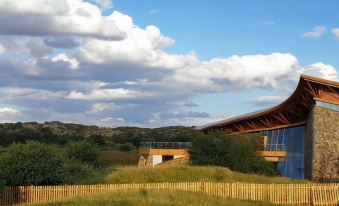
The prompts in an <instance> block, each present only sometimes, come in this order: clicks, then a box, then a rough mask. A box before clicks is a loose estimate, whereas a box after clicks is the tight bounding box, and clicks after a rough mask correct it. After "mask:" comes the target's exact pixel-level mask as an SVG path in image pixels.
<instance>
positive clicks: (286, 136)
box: [261, 126, 305, 178]
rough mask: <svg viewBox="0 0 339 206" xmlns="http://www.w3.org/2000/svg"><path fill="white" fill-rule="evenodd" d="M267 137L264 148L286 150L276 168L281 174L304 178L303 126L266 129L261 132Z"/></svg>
mask: <svg viewBox="0 0 339 206" xmlns="http://www.w3.org/2000/svg"><path fill="white" fill-rule="evenodd" d="M261 134H262V135H267V137H268V144H269V145H268V147H267V148H266V150H271V151H286V152H287V156H286V157H285V158H283V159H281V160H280V161H279V162H278V164H277V168H278V170H279V171H280V173H281V174H282V175H283V176H286V177H291V178H304V135H305V126H298V127H290V128H281V129H275V130H266V131H262V132H261Z"/></svg>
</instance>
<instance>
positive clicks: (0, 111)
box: [0, 107, 20, 116]
mask: <svg viewBox="0 0 339 206" xmlns="http://www.w3.org/2000/svg"><path fill="white" fill-rule="evenodd" d="M17 114H20V112H19V111H18V110H16V109H13V108H10V107H0V116H3V115H17Z"/></svg>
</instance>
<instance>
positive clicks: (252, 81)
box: [168, 53, 298, 91]
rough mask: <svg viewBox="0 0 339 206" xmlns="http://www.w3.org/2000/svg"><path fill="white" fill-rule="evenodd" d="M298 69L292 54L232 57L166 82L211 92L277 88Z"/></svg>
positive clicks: (180, 73) (192, 68)
mask: <svg viewBox="0 0 339 206" xmlns="http://www.w3.org/2000/svg"><path fill="white" fill-rule="evenodd" d="M297 67H298V60H297V58H296V57H294V56H293V55H291V54H282V53H272V54H269V55H245V56H237V55H234V56H231V57H229V58H215V59H211V60H210V61H206V62H202V63H201V64H200V65H197V66H195V65H193V66H188V67H185V68H183V69H181V70H179V71H178V72H177V73H176V74H174V75H173V76H172V77H170V78H169V79H168V81H171V82H177V83H184V84H187V85H189V84H190V85H194V86H196V88H201V87H202V88H201V89H203V88H205V89H208V90H210V91H224V90H227V89H232V88H233V89H246V88H272V87H277V85H278V82H279V79H281V78H283V77H286V76H288V75H290V74H291V73H293V72H294V71H295V70H296V69H297Z"/></svg>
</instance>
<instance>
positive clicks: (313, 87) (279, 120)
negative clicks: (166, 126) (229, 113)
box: [197, 75, 339, 132]
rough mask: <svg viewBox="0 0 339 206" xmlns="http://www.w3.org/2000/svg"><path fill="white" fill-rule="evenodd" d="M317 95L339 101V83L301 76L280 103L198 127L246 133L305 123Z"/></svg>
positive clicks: (204, 129) (205, 129)
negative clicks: (291, 90) (292, 90)
mask: <svg viewBox="0 0 339 206" xmlns="http://www.w3.org/2000/svg"><path fill="white" fill-rule="evenodd" d="M314 98H318V99H323V100H325V101H330V102H337V103H339V82H336V81H329V80H325V79H320V78H316V77H312V76H307V75H301V76H300V80H299V83H298V86H297V88H296V89H295V91H294V92H293V93H292V95H291V96H290V97H288V98H287V99H286V100H285V101H283V102H282V103H281V104H279V105H277V106H274V107H271V108H267V109H264V110H259V111H256V112H252V113H248V114H244V115H240V116H237V117H233V118H230V119H226V120H223V121H219V122H216V123H212V124H208V125H204V126H201V127H198V128H197V129H199V130H202V131H208V130H211V129H223V130H229V131H231V132H246V131H259V130H263V129H269V128H277V127H287V126H291V125H297V124H302V123H304V122H305V121H306V119H307V116H308V112H309V109H310V107H311V106H312V103H313V101H314V100H313V99H314Z"/></svg>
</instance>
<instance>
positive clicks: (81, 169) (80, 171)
mask: <svg viewBox="0 0 339 206" xmlns="http://www.w3.org/2000/svg"><path fill="white" fill-rule="evenodd" d="M64 172H65V181H64V182H65V183H67V184H76V183H79V182H82V181H83V180H86V179H89V178H91V176H92V173H93V168H92V167H91V166H88V165H86V164H83V163H79V162H68V163H65V164H64Z"/></svg>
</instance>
